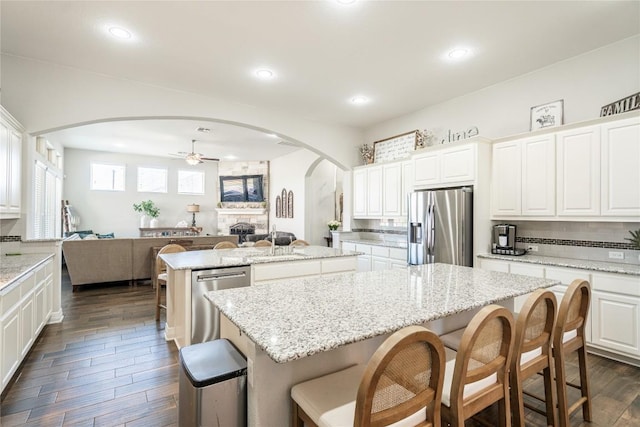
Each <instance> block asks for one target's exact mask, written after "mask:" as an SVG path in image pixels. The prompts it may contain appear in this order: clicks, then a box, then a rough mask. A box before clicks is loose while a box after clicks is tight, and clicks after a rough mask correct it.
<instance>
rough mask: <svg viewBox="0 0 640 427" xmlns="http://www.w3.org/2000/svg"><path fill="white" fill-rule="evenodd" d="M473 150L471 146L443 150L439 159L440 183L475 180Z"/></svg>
mask: <svg viewBox="0 0 640 427" xmlns="http://www.w3.org/2000/svg"><path fill="white" fill-rule="evenodd" d="M475 163H476V162H475V150H474V146H473V145H468V146H466V147H457V148H452V149H447V150H443V151H442V153H441V157H440V182H442V183H445V184H452V183H459V184H463V183H465V182H469V181H473V180H474V179H475V175H476V171H475Z"/></svg>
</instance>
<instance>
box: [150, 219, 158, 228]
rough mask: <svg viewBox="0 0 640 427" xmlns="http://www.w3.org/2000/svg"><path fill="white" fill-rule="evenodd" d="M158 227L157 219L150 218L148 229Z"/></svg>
mask: <svg viewBox="0 0 640 427" xmlns="http://www.w3.org/2000/svg"><path fill="white" fill-rule="evenodd" d="M159 225H160V221H158V218H151V221H149V227H151V228H158V226H159Z"/></svg>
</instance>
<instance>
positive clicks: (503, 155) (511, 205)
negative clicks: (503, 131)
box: [491, 141, 522, 216]
mask: <svg viewBox="0 0 640 427" xmlns="http://www.w3.org/2000/svg"><path fill="white" fill-rule="evenodd" d="M520 147H521V146H520V141H509V142H503V143H499V144H495V145H494V146H493V164H492V174H491V196H492V197H491V212H492V215H493V216H513V215H520V214H521V212H522V199H521V196H520V193H521V182H522V155H521V151H522V150H521V148H520Z"/></svg>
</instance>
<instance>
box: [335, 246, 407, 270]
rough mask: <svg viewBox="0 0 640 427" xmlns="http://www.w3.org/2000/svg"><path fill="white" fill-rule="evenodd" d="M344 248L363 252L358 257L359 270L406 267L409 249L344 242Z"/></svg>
mask: <svg viewBox="0 0 640 427" xmlns="http://www.w3.org/2000/svg"><path fill="white" fill-rule="evenodd" d="M342 249H344V250H351V251H358V252H363V253H364V255H360V256H359V257H358V271H380V270H389V269H406V267H407V250H406V249H402V248H390V247H387V246H379V245H367V244H362V243H358V244H356V243H352V242H342Z"/></svg>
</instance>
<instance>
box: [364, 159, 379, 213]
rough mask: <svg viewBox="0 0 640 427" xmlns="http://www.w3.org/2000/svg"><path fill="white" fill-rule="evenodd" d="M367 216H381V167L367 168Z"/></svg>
mask: <svg viewBox="0 0 640 427" xmlns="http://www.w3.org/2000/svg"><path fill="white" fill-rule="evenodd" d="M366 194H367V216H368V217H378V218H379V217H381V216H382V167H381V166H376V167H370V168H367V192H366Z"/></svg>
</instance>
